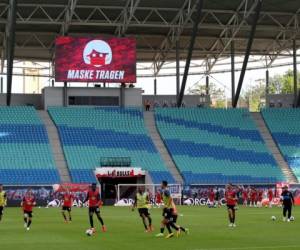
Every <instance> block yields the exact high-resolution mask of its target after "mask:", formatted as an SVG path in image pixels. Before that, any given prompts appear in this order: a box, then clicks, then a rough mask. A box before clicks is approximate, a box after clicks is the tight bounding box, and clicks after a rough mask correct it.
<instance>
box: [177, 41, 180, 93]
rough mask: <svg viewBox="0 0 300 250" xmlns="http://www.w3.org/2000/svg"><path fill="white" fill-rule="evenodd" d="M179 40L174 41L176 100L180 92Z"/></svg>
mask: <svg viewBox="0 0 300 250" xmlns="http://www.w3.org/2000/svg"><path fill="white" fill-rule="evenodd" d="M179 53H180V52H179V40H178V39H177V40H176V98H178V95H179V90H180V55H179Z"/></svg>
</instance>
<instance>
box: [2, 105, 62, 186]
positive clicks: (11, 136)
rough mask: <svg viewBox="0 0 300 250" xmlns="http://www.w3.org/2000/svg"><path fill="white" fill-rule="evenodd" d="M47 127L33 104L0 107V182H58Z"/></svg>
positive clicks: (13, 183) (22, 183)
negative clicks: (28, 105) (30, 105)
mask: <svg viewBox="0 0 300 250" xmlns="http://www.w3.org/2000/svg"><path fill="white" fill-rule="evenodd" d="M59 182H60V178H59V175H58V172H57V169H56V166H55V163H54V159H53V154H52V151H51V147H50V144H49V140H48V135H47V132H46V129H45V127H44V125H43V123H42V121H41V119H40V118H39V116H38V114H37V112H36V110H35V109H34V108H33V107H23V106H18V107H0V183H3V184H6V185H33V184H51V185H52V184H54V183H59Z"/></svg>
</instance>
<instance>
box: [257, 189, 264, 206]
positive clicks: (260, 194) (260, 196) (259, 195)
mask: <svg viewBox="0 0 300 250" xmlns="http://www.w3.org/2000/svg"><path fill="white" fill-rule="evenodd" d="M263 195H264V191H263V190H262V189H260V190H258V191H257V206H258V207H262V200H263Z"/></svg>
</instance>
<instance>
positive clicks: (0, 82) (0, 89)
mask: <svg viewBox="0 0 300 250" xmlns="http://www.w3.org/2000/svg"><path fill="white" fill-rule="evenodd" d="M0 93H1V94H2V93H3V76H1V78H0Z"/></svg>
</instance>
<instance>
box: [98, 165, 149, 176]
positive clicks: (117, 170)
mask: <svg viewBox="0 0 300 250" xmlns="http://www.w3.org/2000/svg"><path fill="white" fill-rule="evenodd" d="M95 175H96V176H97V178H101V177H134V176H141V175H145V171H143V170H142V169H141V168H130V167H129V168H126V167H101V168H97V169H96V170H95Z"/></svg>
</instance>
